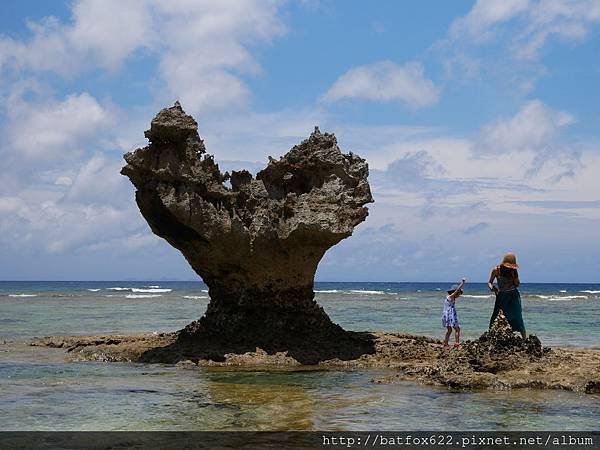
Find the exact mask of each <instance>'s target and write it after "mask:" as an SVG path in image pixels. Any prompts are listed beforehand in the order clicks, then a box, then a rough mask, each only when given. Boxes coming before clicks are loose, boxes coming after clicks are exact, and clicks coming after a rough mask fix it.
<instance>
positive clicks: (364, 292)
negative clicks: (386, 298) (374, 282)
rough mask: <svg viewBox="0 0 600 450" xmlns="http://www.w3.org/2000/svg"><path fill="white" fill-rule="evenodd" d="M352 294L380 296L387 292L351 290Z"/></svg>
mask: <svg viewBox="0 0 600 450" xmlns="http://www.w3.org/2000/svg"><path fill="white" fill-rule="evenodd" d="M350 292H352V293H353V294H366V295H379V294H386V293H387V292H385V291H363V290H360V289H350Z"/></svg>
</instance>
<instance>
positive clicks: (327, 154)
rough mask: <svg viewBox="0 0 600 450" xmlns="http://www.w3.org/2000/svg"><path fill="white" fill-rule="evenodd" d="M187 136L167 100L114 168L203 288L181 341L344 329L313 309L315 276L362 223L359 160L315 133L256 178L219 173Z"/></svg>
mask: <svg viewBox="0 0 600 450" xmlns="http://www.w3.org/2000/svg"><path fill="white" fill-rule="evenodd" d="M197 129H198V126H197V123H196V121H195V120H194V119H193V118H192V117H191V116H189V115H187V114H186V113H185V112H184V111H183V109H182V108H181V105H180V104H179V103H178V102H177V103H175V106H173V107H171V108H166V109H163V110H162V111H160V112H159V113H158V114H157V116H156V117H155V118H154V119H153V120H152V123H151V126H150V130H148V131H146V133H145V135H146V137H147V138H148V139H149V140H150V144H149V145H148V146H147V147H144V148H140V149H137V150H136V151H135V152H133V153H128V154H126V155H125V160H126V161H127V165H126V166H125V167H123V169H122V171H121V173H122V174H123V175H126V176H127V177H129V179H130V180H131V182H132V183H133V184H134V185H135V187H136V189H137V192H136V201H137V204H138V206H139V208H140V211H141V213H142V215H143V216H144V218H145V219H146V220H147V221H148V224H149V225H150V227H151V229H152V231H153V232H154V233H155V234H157V235H158V236H160V237H162V238H164V239H165V240H166V241H167V242H169V243H170V244H171V245H172V246H173V247H175V248H177V249H178V250H179V251H181V252H182V253H183V255H184V257H185V258H186V260H187V261H188V262H189V264H190V265H191V266H192V268H193V269H194V271H195V272H196V273H197V274H198V275H200V276H201V277H202V279H203V280H204V282H205V283H206V284H207V285H208V287H209V293H210V298H211V300H210V303H209V305H208V308H207V311H206V314H205V315H204V316H203V317H202V318H201V319H200V320H199V321H197V322H193V323H191V324H190V325H188V326H187V327H186V328H185V329H184V330H182V333H181V338H182V339H184V338H186V337H187V338H194V337H195V336H196V337H197V336H198V335H202V336H203V338H207V337H210V338H211V339H217V340H221V341H227V342H247V343H249V344H257V345H258V344H268V343H269V342H273V343H275V342H276V343H278V344H282V343H284V342H285V343H288V344H289V343H290V342H292V341H294V342H306V340H307V338H308V339H312V338H314V337H315V336H330V335H332V333H333V335H340V333H343V330H342V329H341V328H340V327H338V326H337V325H334V324H333V323H332V322H331V321H330V320H329V318H328V316H327V315H326V313H325V312H324V311H323V309H322V308H321V307H319V305H318V304H317V303H316V302H315V300H314V292H313V284H314V275H315V271H316V269H317V265H318V263H319V261H320V260H321V258H322V257H323V255H324V254H325V252H326V251H327V249H329V248H330V247H332V246H333V245H335V244H337V243H338V242H339V241H341V240H342V239H344V238H347V237H348V236H350V235H351V234H352V230H353V228H354V227H355V226H356V225H357V224H359V223H360V222H362V221H363V220H365V218H366V217H367V214H368V211H367V208H365V207H364V205H365V204H367V203H369V202H372V201H373V199H372V197H371V192H370V188H369V183H368V181H367V176H368V173H369V171H368V166H367V163H366V161H365V160H364V159H362V158H360V157H359V156H357V155H354V154H352V153H350V154H344V153H342V152H341V151H340V148H339V147H338V145H337V140H336V138H335V136H334V135H333V134H328V133H321V132H320V131H319V129H318V128H315V130H314V132H313V133H312V134H311V135H310V137H309V138H308V139H307V140H305V141H303V142H301V143H300V144H298V145H296V146H294V147H293V148H292V149H291V150H290V151H289V152H288V153H287V154H286V155H285V156H283V157H281V158H280V159H279V160H276V159H273V158H269V159H270V161H269V164H268V165H267V167H266V168H265V169H263V170H262V171H260V172H258V173H257V174H256V177H253V176H252V174H250V173H249V172H248V171H246V170H241V171H233V172H232V173H231V174H229V173H227V172H225V173H221V172H220V170H219V166H218V165H217V164H216V163H215V162H214V160H213V157H212V156H211V155H208V154H207V153H206V148H205V146H204V142H203V141H202V140H201V139H200V137H199V135H198V131H197ZM227 180H229V181H230V183H231V187H227V186H226V185H224V182H225V181H227Z"/></svg>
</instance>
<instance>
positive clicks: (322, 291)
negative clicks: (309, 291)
mask: <svg viewBox="0 0 600 450" xmlns="http://www.w3.org/2000/svg"><path fill="white" fill-rule="evenodd" d="M315 292H318V293H319V294H337V293H338V292H340V291H338V290H337V289H324V290H320V291H317V290H315Z"/></svg>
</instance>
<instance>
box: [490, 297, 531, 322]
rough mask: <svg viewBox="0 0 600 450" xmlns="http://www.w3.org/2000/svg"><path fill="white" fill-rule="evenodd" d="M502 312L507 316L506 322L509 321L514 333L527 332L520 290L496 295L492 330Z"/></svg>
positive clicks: (491, 320)
mask: <svg viewBox="0 0 600 450" xmlns="http://www.w3.org/2000/svg"><path fill="white" fill-rule="evenodd" d="M500 311H502V312H503V313H504V316H506V320H508V323H509V324H510V326H511V328H512V329H513V331H521V332H523V331H525V324H524V323H523V314H522V312H521V294H519V290H518V289H513V290H512V291H505V292H498V295H496V303H495V304H494V312H493V313H492V318H491V319H490V328H492V324H493V323H494V320H496V316H497V315H498V313H499V312H500Z"/></svg>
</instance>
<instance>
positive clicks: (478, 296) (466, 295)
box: [461, 294, 492, 298]
mask: <svg viewBox="0 0 600 450" xmlns="http://www.w3.org/2000/svg"><path fill="white" fill-rule="evenodd" d="M461 297H467V298H490V297H492V295H491V294H486V295H470V294H463V295H461Z"/></svg>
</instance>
